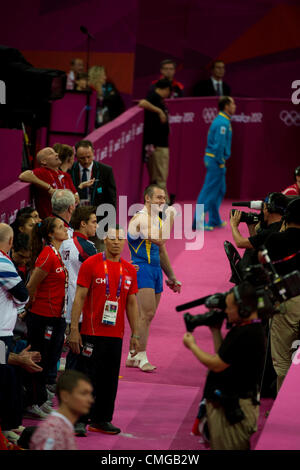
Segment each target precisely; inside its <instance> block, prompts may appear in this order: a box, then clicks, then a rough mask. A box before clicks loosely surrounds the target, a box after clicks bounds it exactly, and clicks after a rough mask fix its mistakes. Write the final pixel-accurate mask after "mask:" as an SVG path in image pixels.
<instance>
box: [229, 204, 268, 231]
mask: <svg viewBox="0 0 300 470" xmlns="http://www.w3.org/2000/svg"><path fill="white" fill-rule="evenodd" d="M232 205H233V206H236V207H249V208H250V209H256V210H258V211H262V208H263V205H264V201H246V202H233V203H232ZM235 211H236V209H231V211H230V214H232V215H234V213H235ZM241 222H245V223H246V224H247V225H253V224H258V223H259V222H263V214H262V212H260V213H259V214H257V213H256V212H244V211H242V214H241Z"/></svg>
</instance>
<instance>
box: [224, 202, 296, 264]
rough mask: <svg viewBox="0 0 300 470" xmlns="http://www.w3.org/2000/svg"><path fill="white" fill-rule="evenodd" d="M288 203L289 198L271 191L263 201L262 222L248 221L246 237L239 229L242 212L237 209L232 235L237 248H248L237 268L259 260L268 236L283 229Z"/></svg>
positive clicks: (232, 215)
mask: <svg viewBox="0 0 300 470" xmlns="http://www.w3.org/2000/svg"><path fill="white" fill-rule="evenodd" d="M287 203H288V198H287V197H286V196H284V194H281V193H270V194H268V196H267V198H266V200H265V201H264V202H263V207H262V212H261V216H260V218H261V222H259V223H258V224H257V225H256V224H252V223H250V221H251V218H249V219H250V220H249V222H247V225H248V230H249V235H250V236H249V237H248V238H245V237H243V236H242V235H241V233H240V231H239V228H238V227H239V224H240V222H241V215H242V212H241V211H238V210H236V211H235V212H234V214H231V217H230V226H231V231H232V236H233V239H234V242H235V244H236V246H237V248H246V251H245V253H244V255H243V258H242V260H241V261H240V262H239V263H238V266H237V268H238V269H239V270H242V271H243V270H244V269H245V268H246V267H247V266H249V265H251V264H256V263H257V262H258V258H257V254H258V248H259V247H260V246H261V245H263V244H264V243H265V241H266V240H267V238H268V237H269V236H270V235H271V234H272V233H274V232H279V231H280V229H281V225H282V222H281V219H282V216H283V214H284V211H285V209H286V206H287Z"/></svg>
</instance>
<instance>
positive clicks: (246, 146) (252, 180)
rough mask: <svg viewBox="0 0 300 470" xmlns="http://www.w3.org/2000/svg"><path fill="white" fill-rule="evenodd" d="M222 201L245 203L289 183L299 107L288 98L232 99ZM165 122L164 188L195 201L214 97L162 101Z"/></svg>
mask: <svg viewBox="0 0 300 470" xmlns="http://www.w3.org/2000/svg"><path fill="white" fill-rule="evenodd" d="M235 101H236V104H237V109H236V114H235V115H234V116H233V117H232V130H233V135H232V155H231V158H230V159H229V160H228V161H227V193H226V197H228V198H234V199H235V198H236V199H244V200H251V199H256V198H262V197H264V196H265V195H266V194H267V193H268V192H272V191H282V190H283V189H284V188H285V187H286V186H288V185H290V184H292V183H293V171H294V168H295V167H296V166H298V165H299V164H300V160H299V158H300V157H299V148H300V132H299V126H300V107H299V106H296V105H294V104H293V103H292V102H291V101H288V100H275V99H274V100H273V99H265V100H263V99H250V98H249V99H247V98H236V99H235ZM167 106H168V109H169V121H170V129H171V131H170V142H169V144H170V172H169V179H168V190H169V192H170V193H174V194H176V199H177V200H195V199H196V197H197V195H198V193H199V191H200V189H201V187H202V184H203V181H204V176H205V167H204V164H203V156H204V151H205V147H206V141H207V133H208V129H209V126H210V124H211V123H212V121H213V119H214V118H215V117H216V116H217V114H218V99H217V98H181V99H173V100H168V101H167Z"/></svg>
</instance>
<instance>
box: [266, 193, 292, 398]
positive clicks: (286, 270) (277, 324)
mask: <svg viewBox="0 0 300 470" xmlns="http://www.w3.org/2000/svg"><path fill="white" fill-rule="evenodd" d="M283 221H284V223H285V228H286V230H285V231H283V232H280V233H273V234H272V235H271V236H270V237H269V238H268V240H267V241H266V243H265V247H266V248H267V250H268V253H269V257H270V259H271V261H272V263H273V264H274V265H275V267H276V271H277V272H278V274H279V275H281V276H284V275H286V274H290V273H292V272H293V271H295V270H298V271H300V197H296V198H294V199H292V200H291V201H290V202H289V204H288V205H287V208H286V211H285V214H284V217H283ZM294 285H295V283H294ZM299 337H300V295H297V296H295V297H293V298H290V299H289V300H287V301H285V302H282V303H281V304H280V313H279V314H277V315H275V316H274V318H273V319H272V324H271V352H272V360H273V366H274V369H275V371H276V374H277V391H278V390H279V388H280V387H281V385H282V383H283V380H284V378H285V376H286V374H287V372H288V370H289V367H290V365H291V356H292V353H293V349H292V348H293V342H294V341H297V340H298V339H299Z"/></svg>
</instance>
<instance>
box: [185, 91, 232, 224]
mask: <svg viewBox="0 0 300 470" xmlns="http://www.w3.org/2000/svg"><path fill="white" fill-rule="evenodd" d="M218 106H219V114H218V115H217V117H216V118H215V119H214V120H213V122H212V124H211V126H210V128H209V131H208V136H207V146H206V149H205V155H204V165H205V167H206V176H205V180H204V184H203V187H202V189H201V192H200V194H199V196H198V199H197V204H204V218H205V214H206V213H208V221H207V222H206V221H205V220H204V229H205V230H213V229H214V228H215V227H224V226H225V222H223V221H222V220H221V218H220V214H219V208H220V205H221V202H222V200H223V198H224V196H225V192H226V179H225V175H226V165H225V163H226V160H227V159H228V158H229V157H230V154H231V137H232V128H231V117H232V116H233V114H234V113H235V110H236V105H235V102H234V99H233V98H231V97H229V96H223V97H222V98H221V99H220V101H219V105H218ZM202 217H203V215H202ZM201 222H203V220H201V216H200V215H199V211H196V213H195V216H194V220H193V230H195V229H197V228H201Z"/></svg>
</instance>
